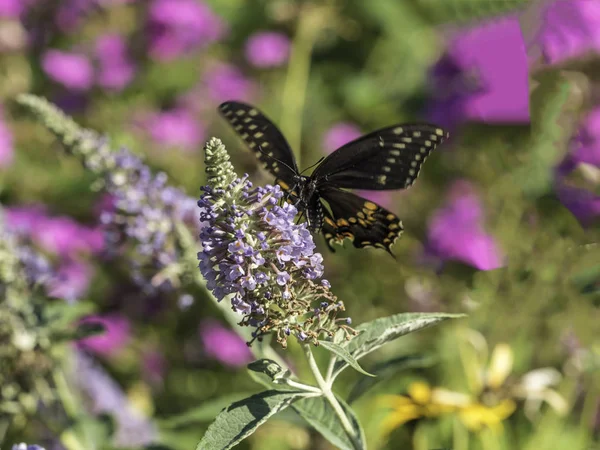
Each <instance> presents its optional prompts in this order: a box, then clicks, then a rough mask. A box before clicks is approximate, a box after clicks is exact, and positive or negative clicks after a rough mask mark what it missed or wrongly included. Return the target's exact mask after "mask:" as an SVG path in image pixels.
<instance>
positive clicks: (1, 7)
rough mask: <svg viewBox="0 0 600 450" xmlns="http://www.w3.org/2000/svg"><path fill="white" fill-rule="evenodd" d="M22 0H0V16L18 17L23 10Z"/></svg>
mask: <svg viewBox="0 0 600 450" xmlns="http://www.w3.org/2000/svg"><path fill="white" fill-rule="evenodd" d="M24 7H25V5H24V0H0V17H5V18H7V19H16V18H18V17H19V16H20V15H21V13H22V12H23V10H24Z"/></svg>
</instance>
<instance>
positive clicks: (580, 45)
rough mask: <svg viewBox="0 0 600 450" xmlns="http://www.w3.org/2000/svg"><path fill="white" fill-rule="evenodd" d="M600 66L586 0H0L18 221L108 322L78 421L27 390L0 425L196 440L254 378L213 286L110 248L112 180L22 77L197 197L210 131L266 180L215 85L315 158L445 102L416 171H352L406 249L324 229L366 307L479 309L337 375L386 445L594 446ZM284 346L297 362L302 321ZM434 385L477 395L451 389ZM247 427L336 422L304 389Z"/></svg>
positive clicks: (100, 438)
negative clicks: (23, 99)
mask: <svg viewBox="0 0 600 450" xmlns="http://www.w3.org/2000/svg"><path fill="white" fill-rule="evenodd" d="M599 81H600V2H598V1H596V0H558V1H540V2H534V1H530V2H528V1H526V0H520V1H519V0H514V1H509V0H504V1H501V0H497V1H494V0H460V1H459V0H370V1H359V0H349V1H343V0H339V1H317V0H314V1H293V0H274V1H252V2H250V1H244V0H204V1H202V0H62V1H53V0H0V202H1V204H2V209H3V215H4V222H5V224H4V226H5V227H6V229H7V230H8V231H10V232H11V233H13V234H16V235H18V236H19V238H20V239H22V240H24V241H27V242H28V243H29V244H31V245H33V246H34V247H35V248H36V249H37V250H38V251H40V252H42V253H43V254H44V255H45V256H46V258H48V260H49V261H50V262H51V264H52V265H53V267H55V268H56V276H55V277H54V278H53V279H51V280H50V281H49V282H48V283H47V291H48V297H52V298H61V299H64V300H66V301H67V302H68V304H69V305H71V307H72V308H74V309H76V310H77V311H84V312H85V314H84V315H86V316H87V317H88V319H84V320H90V321H94V320H95V321H101V322H102V323H103V324H104V326H105V328H106V332H105V334H104V335H102V336H97V337H92V338H88V339H85V340H81V341H79V342H77V343H76V344H73V345H72V347H71V348H72V350H71V351H72V352H73V353H77V355H78V356H77V358H79V359H80V360H79V362H78V365H77V369H76V370H75V371H74V373H71V375H70V376H71V377H72V379H71V380H70V381H68V380H67V381H66V384H67V385H68V386H69V388H70V389H69V390H70V394H69V395H70V396H71V397H72V400H73V399H75V400H73V402H72V403H69V405H68V406H69V407H67V408H66V409H67V411H69V408H72V407H74V406H73V405H78V406H77V408H80V409H79V410H77V409H76V410H75V411H79V412H78V413H77V414H78V415H80V416H81V417H82V418H83V417H85V420H83V419H82V421H83V422H85V423H84V424H83V425H82V424H75V425H73V423H72V422H69V421H68V420H61V418H62V417H63V416H64V415H65V414H64V411H63V410H64V409H65V408H64V405H63V407H60V406H56V405H54V406H52V407H47V406H46V407H44V406H43V405H40V404H38V403H36V402H34V404H33V406H32V405H30V407H29V408H28V409H27V412H26V413H22V414H21V413H20V414H18V415H16V416H15V417H13V419H14V420H11V425H10V426H8V427H7V426H6V424H7V423H8V421H6V420H4V421H3V422H0V425H2V426H0V443H1V441H2V438H3V437H4V439H5V442H6V445H8V446H10V445H11V444H12V443H16V442H21V441H28V442H31V443H34V442H35V443H39V444H41V445H44V446H45V447H46V448H47V449H57V450H58V449H63V448H64V449H67V450H79V449H80V448H81V447H77V446H76V445H75V444H74V443H73V442H72V440H70V439H69V434H68V433H66V432H65V430H67V431H69V428H68V427H76V426H80V427H83V428H82V429H85V430H87V432H86V433H87V435H86V436H87V440H86V441H85V442H86V447H85V450H91V449H113V448H115V449H116V448H142V447H144V446H149V445H150V444H152V443H161V444H162V445H164V446H166V447H165V448H171V449H174V450H179V449H181V450H183V449H192V448H195V445H196V444H197V442H198V441H199V440H200V438H201V437H202V434H203V432H204V430H205V429H206V427H207V426H208V424H209V423H210V421H211V420H212V419H213V418H214V416H215V415H216V414H217V412H218V411H219V410H220V408H222V407H223V406H225V405H226V404H227V403H228V402H229V401H231V400H232V399H236V398H242V397H244V396H246V395H248V394H250V393H253V392H258V391H260V390H261V388H260V386H258V385H257V384H256V383H254V382H253V381H252V380H251V379H250V378H249V377H248V376H247V373H246V370H245V364H247V363H248V362H249V361H250V360H251V356H250V353H249V351H248V349H247V347H246V346H245V344H244V342H243V340H242V339H241V338H239V337H238V335H237V334H236V333H235V332H234V331H232V330H231V329H230V328H229V327H228V326H227V325H226V322H225V321H224V320H223V318H222V316H221V315H220V312H219V310H218V309H217V308H215V307H214V306H213V304H212V303H211V302H210V301H209V299H208V297H207V294H206V292H204V291H202V290H201V289H199V288H197V287H196V288H193V287H189V286H186V284H185V283H181V284H179V285H178V284H177V283H170V282H168V281H165V282H163V281H161V280H157V279H154V280H153V282H148V281H147V280H145V281H144V280H143V279H142V278H143V277H142V276H141V275H140V273H139V271H138V268H136V267H134V265H133V263H132V262H131V260H129V259H127V258H122V257H121V255H120V254H119V253H118V252H116V253H115V252H114V251H111V250H114V245H111V244H110V243H108V242H107V240H106V226H105V221H104V220H103V217H106V215H107V214H108V215H110V214H109V212H110V209H111V198H110V196H107V195H106V194H104V193H103V192H102V190H101V189H98V187H99V186H97V184H95V183H94V178H93V177H92V176H91V175H90V174H89V173H88V172H87V171H86V170H85V169H84V168H83V167H82V166H81V164H80V162H79V161H77V160H76V159H74V158H73V157H71V156H69V155H67V154H65V152H64V151H63V149H62V146H61V145H60V144H59V143H58V142H57V141H56V140H55V139H54V138H53V137H52V136H51V135H50V134H49V133H48V132H46V131H45V130H44V129H43V128H42V127H41V126H40V125H38V124H36V123H35V122H34V121H32V119H31V117H30V116H29V115H27V114H26V113H25V111H24V110H23V109H22V108H20V107H19V106H18V105H16V104H15V102H14V98H15V97H16V95H18V94H20V93H25V92H29V93H34V94H37V95H41V96H45V97H47V98H48V99H49V100H50V101H52V102H54V103H56V104H57V105H59V106H60V107H61V108H62V109H63V110H64V111H65V112H67V113H68V114H70V115H72V116H73V117H74V118H75V120H77V121H78V122H79V123H80V124H82V125H84V126H86V127H89V128H91V129H95V130H97V131H98V132H100V133H102V134H106V135H107V136H109V137H110V139H111V142H112V143H113V144H114V146H115V147H118V146H125V147H127V148H128V149H130V150H131V151H133V152H134V153H136V154H138V155H140V156H142V157H143V158H144V161H145V163H146V164H148V165H149V166H150V167H151V168H152V169H153V170H155V171H156V172H159V171H162V172H164V173H166V174H167V176H168V180H169V181H168V183H169V184H170V185H172V186H175V187H178V188H181V189H182V190H183V191H184V192H185V193H186V194H187V195H188V196H189V197H190V198H194V197H197V196H198V195H199V187H200V186H202V185H203V184H205V181H206V178H205V174H204V167H203V155H202V146H203V143H204V142H205V141H206V140H207V139H208V138H209V137H211V136H217V137H219V138H221V139H222V140H223V141H224V142H225V144H226V145H227V147H228V149H229V151H230V154H231V156H232V159H233V162H234V165H235V167H236V169H237V170H238V172H239V173H245V172H246V173H249V174H250V176H251V178H252V180H253V181H254V182H256V183H267V182H271V181H272V180H271V178H270V176H268V174H265V173H264V172H262V171H261V170H259V168H258V165H257V163H256V160H255V158H254V156H253V155H252V154H251V153H250V152H248V151H247V150H246V149H245V147H244V146H243V144H242V143H241V141H240V140H239V139H238V138H237V137H236V136H235V135H234V134H233V133H232V132H231V131H230V129H229V128H228V126H227V125H226V123H225V121H224V120H223V119H221V118H220V117H219V116H218V114H217V113H216V107H217V105H218V104H219V103H220V102H222V101H225V100H233V99H235V100H242V101H246V102H249V103H252V104H254V105H256V106H258V107H259V108H260V109H262V110H263V111H264V112H266V113H267V114H268V115H269V116H270V117H271V118H272V119H273V120H274V122H275V123H276V124H277V125H278V126H280V128H281V130H282V131H283V133H284V134H285V136H286V137H287V138H288V140H289V142H290V144H291V146H292V147H293V148H294V150H295V152H296V157H297V159H298V160H299V165H300V167H308V166H309V165H311V164H313V163H315V162H316V161H317V160H318V159H319V158H320V157H321V156H323V155H326V154H328V153H330V152H331V151H333V150H335V149H336V148H338V147H339V146H340V145H342V144H344V143H346V142H348V141H350V140H352V139H354V138H355V137H358V136H359V135H361V134H362V133H366V132H369V131H372V130H374V129H376V128H379V127H383V126H388V125H391V124H394V123H399V122H410V121H417V120H427V121H431V122H434V123H437V124H439V125H442V126H444V127H446V128H447V129H449V130H450V132H451V135H452V137H451V139H450V141H448V142H447V143H446V144H444V145H443V146H442V147H440V148H438V149H437V150H436V151H435V152H434V154H432V155H431V156H430V158H429V159H428V161H427V163H426V164H425V166H424V169H423V170H422V172H421V175H420V177H419V179H418V180H417V182H416V183H415V185H414V186H413V187H412V188H411V189H409V190H407V191H397V192H377V193H373V192H370V193H363V194H364V195H365V196H367V197H369V198H371V199H372V200H374V201H377V202H378V203H380V204H381V205H383V206H385V207H387V208H389V209H390V210H392V211H394V212H396V213H397V214H398V215H399V217H401V219H402V220H403V223H404V226H405V233H404V235H403V237H402V238H401V239H400V240H399V241H398V242H397V243H396V245H395V253H396V255H397V261H396V262H395V261H393V260H392V258H390V256H389V255H387V254H385V252H383V251H378V250H372V251H370V250H360V251H359V250H356V249H354V248H352V246H351V245H348V244H347V245H346V248H345V249H340V250H338V251H337V252H336V253H330V252H329V251H328V250H327V249H326V246H325V244H324V242H323V240H322V238H321V237H317V238H316V240H317V243H318V245H319V248H320V249H321V251H322V252H323V254H324V257H325V268H326V270H325V272H326V276H327V278H328V279H329V280H330V282H331V284H332V290H333V291H334V292H335V293H336V295H338V297H339V298H340V299H342V300H344V302H345V303H346V307H347V310H348V313H349V315H350V316H352V318H353V321H354V324H360V323H361V322H364V321H367V320H372V319H374V318H377V317H381V316H385V315H389V314H394V313H399V312H409V311H410V312H419V311H428V312H431V311H446V312H465V313H467V314H468V318H466V319H462V320H460V321H456V322H455V323H452V324H450V323H445V324H443V325H442V326H439V327H434V328H431V329H427V330H425V331H422V332H419V333H417V334H415V335H411V336H407V337H405V338H403V339H400V340H399V341H396V342H395V343H393V344H390V345H388V346H387V347H384V348H383V349H382V350H380V351H379V352H377V353H376V354H375V355H374V356H371V357H369V358H368V359H367V360H366V361H365V363H364V367H365V368H366V369H367V370H371V371H377V373H379V374H380V376H379V377H378V383H377V384H376V385H373V386H370V385H365V384H359V385H357V384H356V383H357V382H358V381H359V380H360V377H359V374H357V373H350V372H349V371H348V373H345V374H344V375H343V376H342V377H341V380H340V383H339V385H338V387H337V390H338V392H339V393H341V394H342V395H344V396H347V395H349V394H350V395H352V396H355V395H357V394H358V393H362V395H360V396H359V397H358V398H357V399H356V400H355V401H354V403H353V405H354V407H355V408H356V411H357V414H358V416H359V418H360V419H361V420H362V421H363V425H364V427H365V430H366V434H367V439H368V442H369V445H370V448H372V449H379V448H380V449H398V448H414V449H419V450H421V449H438V448H453V449H455V450H467V449H483V450H493V449H531V450H533V449H535V450H551V449H565V450H573V449H594V448H600V447H599V444H598V442H599V441H598V439H599V432H600V375H599V373H598V369H599V368H600V341H599V339H600V314H599V307H600V284H599V283H600V248H599V247H598V238H599V233H598V227H597V224H598V221H597V219H598V216H599V215H600V107H599V106H600V104H599V100H600V97H599V92H600V91H599V84H598V82H599ZM107 212H108V213H107ZM48 301H49V302H51V301H56V300H51V299H49V300H48ZM0 345H9V343H8V342H0ZM283 354H284V356H285V358H286V359H288V360H290V361H291V362H292V363H293V364H295V365H296V367H297V370H298V371H299V372H300V373H303V371H304V370H305V368H303V364H302V361H301V358H300V356H301V352H300V350H299V347H298V346H297V345H290V348H289V349H288V350H286V352H285V353H283ZM321 356H323V357H324V356H325V355H321ZM32 364H33V366H32V367H33V369H32V370H34V371H35V370H37V369H36V366H35V361H34V362H33V363H32ZM1 366H2V361H1V360H0V372H2V367H1ZM6 367H8V366H5V369H6ZM400 369H402V370H400ZM6 370H7V369H6ZM55 381H56V380H55ZM3 387H4V386H0V391H1V392H2V396H3V399H2V400H0V401H2V402H4V401H8V400H7V398H8V396H9V394H10V392H8V389H4V390H2V388H3ZM431 389H434V391H433V392H434V393H436V395H440V393H441V394H442V396H443V395H446V396H448V395H450V396H451V395H455V396H463V397H461V398H463V399H464V398H467V399H469V402H468V403H469V405H470V406H469V408H464V409H462V410H460V411H454V412H443V411H440V410H439V408H438V409H436V407H435V400H434V399H433V398H432V396H431V395H430V394H431ZM363 391H364V392H363ZM389 395H395V396H396V397H391V398H390V397H386V396H389ZM400 396H402V397H400ZM434 397H435V396H434ZM63 403H64V398H63ZM406 403H408V404H410V405H412V409H410V411H409V412H407V411H406V410H405V409H403V408H404V407H403V406H402V405H404V404H406ZM70 411H71V413H72V412H73V410H72V409H71V410H70ZM2 417H4V416H2V415H0V419H1V418H2ZM71 418H72V417H71ZM382 424H383V425H384V426H382ZM9 448H10V447H9ZM148 448H149V447H148ZM155 448H159V447H155ZM239 448H246V449H283V450H285V449H295V450H301V449H328V448H333V447H331V445H330V444H328V443H327V441H325V440H324V439H323V438H321V437H320V436H319V435H318V434H317V433H316V432H314V431H312V430H311V429H310V428H309V427H308V426H307V425H306V424H305V423H304V422H303V421H302V420H301V419H300V418H299V417H298V416H295V415H293V413H291V412H290V413H289V414H288V413H286V414H281V415H278V416H276V417H275V419H273V420H271V421H269V422H268V423H267V424H265V425H264V426H262V427H261V428H260V429H259V430H258V431H257V432H256V433H255V434H254V435H253V436H251V437H250V438H249V439H247V440H246V441H244V442H243V443H242V444H241V445H240V447H239ZM81 450H83V449H81Z"/></svg>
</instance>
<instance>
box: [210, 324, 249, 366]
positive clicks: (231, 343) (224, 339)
mask: <svg viewBox="0 0 600 450" xmlns="http://www.w3.org/2000/svg"><path fill="white" fill-rule="evenodd" d="M198 331H199V334H200V340H201V341H202V346H203V347H204V352H205V353H206V355H207V356H208V357H210V358H213V359H216V360H217V361H219V362H220V363H222V364H224V365H226V366H229V367H234V368H237V367H243V366H245V365H246V364H248V363H249V362H251V361H252V359H253V356H252V352H251V351H250V349H249V348H248V346H247V345H246V343H245V342H244V340H243V339H242V338H241V337H240V336H239V335H238V334H237V333H235V332H233V331H231V330H229V329H228V328H226V327H224V326H223V325H221V324H220V323H219V322H216V321H214V320H211V319H206V320H204V321H203V322H202V323H201V324H200V328H199V330H198Z"/></svg>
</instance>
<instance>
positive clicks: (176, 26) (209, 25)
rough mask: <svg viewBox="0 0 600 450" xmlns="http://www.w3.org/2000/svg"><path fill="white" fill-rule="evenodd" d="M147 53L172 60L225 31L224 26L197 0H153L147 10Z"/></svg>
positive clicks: (207, 42)
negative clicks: (148, 43) (148, 51)
mask: <svg viewBox="0 0 600 450" xmlns="http://www.w3.org/2000/svg"><path fill="white" fill-rule="evenodd" d="M148 34H149V41H150V55H151V56H152V57H153V58H156V59H158V60H171V59H174V58H177V57H179V56H182V55H184V54H186V53H188V52H190V51H193V50H196V49H198V48H202V47H204V46H206V45H208V44H210V43H212V42H214V41H216V40H218V39H220V38H221V37H222V36H223V35H224V34H225V25H224V23H223V21H222V20H221V18H220V17H219V16H217V15H216V14H215V13H214V12H213V11H212V10H211V9H210V8H209V7H208V6H207V5H206V4H204V3H202V2H199V1H197V0H154V1H153V2H152V3H151V5H150V9H149V12H148Z"/></svg>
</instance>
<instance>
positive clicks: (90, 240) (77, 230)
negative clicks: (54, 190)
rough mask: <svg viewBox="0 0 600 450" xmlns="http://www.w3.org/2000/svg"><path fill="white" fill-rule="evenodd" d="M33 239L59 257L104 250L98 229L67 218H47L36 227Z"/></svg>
mask: <svg viewBox="0 0 600 450" xmlns="http://www.w3.org/2000/svg"><path fill="white" fill-rule="evenodd" d="M33 238H34V240H35V241H37V242H38V243H39V244H40V245H41V246H42V247H43V248H44V249H46V250H47V251H49V252H52V253H56V254H58V255H60V256H63V257H65V256H73V255H75V254H77V253H81V252H83V253H87V252H89V253H99V252H101V251H102V249H103V248H104V234H103V232H102V230H101V229H100V228H89V227H86V226H83V225H80V224H78V223H77V222H75V221H74V220H72V219H70V218H68V217H49V218H47V219H45V220H43V221H41V223H38V224H37V225H36V229H35V230H34V232H33Z"/></svg>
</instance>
